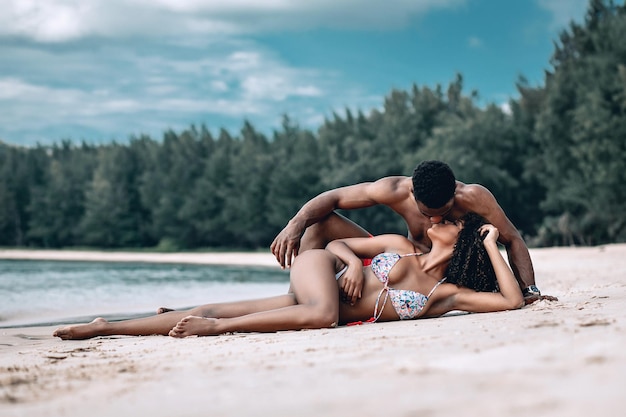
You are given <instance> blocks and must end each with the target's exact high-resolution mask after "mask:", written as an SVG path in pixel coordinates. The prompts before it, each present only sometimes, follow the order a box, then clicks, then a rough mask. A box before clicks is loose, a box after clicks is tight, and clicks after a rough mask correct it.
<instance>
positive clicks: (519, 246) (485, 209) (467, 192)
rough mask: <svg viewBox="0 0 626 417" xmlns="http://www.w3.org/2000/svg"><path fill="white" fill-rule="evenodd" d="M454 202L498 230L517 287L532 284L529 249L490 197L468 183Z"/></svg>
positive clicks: (533, 279)
mask: <svg viewBox="0 0 626 417" xmlns="http://www.w3.org/2000/svg"><path fill="white" fill-rule="evenodd" d="M455 201H456V202H457V204H459V203H460V204H459V205H460V206H462V207H463V208H464V209H465V210H467V211H473V212H474V213H477V214H480V215H481V216H482V217H484V218H485V220H487V221H488V222H489V223H491V224H493V225H494V226H495V227H496V228H497V229H498V231H499V232H500V237H499V238H498V242H500V243H502V244H503V245H504V247H505V248H506V252H507V256H508V259H509V264H510V265H511V269H512V270H513V274H515V278H516V279H517V282H518V283H519V285H520V288H522V289H524V288H527V287H528V286H529V285H535V271H534V269H533V264H532V260H531V259H530V253H529V252H528V247H527V246H526V243H525V242H524V239H522V236H521V235H520V233H519V231H518V230H517V228H516V227H515V226H514V225H513V223H511V221H510V220H509V218H508V217H507V216H506V214H505V213H504V210H502V207H500V205H499V204H498V202H497V201H496V199H495V197H494V196H493V194H492V193H491V192H490V191H489V190H488V189H487V188H485V187H483V186H482V185H478V184H470V185H465V186H464V187H463V191H462V192H461V193H459V194H457V196H456V197H455Z"/></svg>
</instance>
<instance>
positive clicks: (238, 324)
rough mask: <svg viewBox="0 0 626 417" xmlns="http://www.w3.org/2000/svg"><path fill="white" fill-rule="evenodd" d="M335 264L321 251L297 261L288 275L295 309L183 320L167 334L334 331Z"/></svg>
mask: <svg viewBox="0 0 626 417" xmlns="http://www.w3.org/2000/svg"><path fill="white" fill-rule="evenodd" d="M335 260H336V258H335V256H334V255H333V254H331V253H330V252H328V251H325V250H322V249H313V250H309V251H307V252H305V253H302V254H300V255H299V256H298V257H297V258H296V261H295V262H294V264H293V266H292V267H291V274H290V280H291V288H292V289H293V292H294V296H295V300H296V302H297V304H296V305H291V306H286V307H280V308H276V309H273V310H268V311H262V312H255V313H252V314H246V315H243V316H237V317H231V318H217V319H216V318H205V317H198V316H189V317H185V318H184V319H182V320H181V321H180V322H179V323H178V324H177V325H176V327H174V328H173V329H172V331H171V332H170V333H169V334H170V336H173V337H187V336H192V335H200V336H206V335H216V334H221V333H227V332H275V331H279V330H300V329H319V328H324V327H334V326H336V325H337V322H338V320H339V287H338V285H337V281H336V280H335ZM164 314H169V313H164Z"/></svg>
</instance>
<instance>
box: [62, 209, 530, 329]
mask: <svg viewBox="0 0 626 417" xmlns="http://www.w3.org/2000/svg"><path fill="white" fill-rule="evenodd" d="M428 236H429V238H430V239H431V241H432V249H431V251H430V252H428V253H425V254H422V253H418V252H417V250H416V248H415V246H414V245H413V244H412V243H411V242H410V241H409V240H408V239H406V238H405V237H402V236H399V235H383V236H377V237H374V238H349V239H340V240H336V241H333V242H331V243H329V244H328V246H327V248H326V250H323V249H315V250H309V251H306V252H304V253H302V254H300V255H298V257H297V258H296V260H295V262H294V264H293V266H292V268H291V274H290V281H291V288H290V292H289V293H288V294H285V295H280V296H276V297H270V298H265V299H260V300H249V301H239V302H229V303H220V304H207V305H204V306H200V307H196V308H193V309H191V310H188V311H168V312H165V313H162V314H157V315H156V316H152V317H147V318H143V319H134V320H124V321H119V322H108V321H106V320H104V319H102V318H98V319H96V320H94V321H93V322H91V323H88V324H81V325H75V326H67V327H63V328H60V329H58V330H56V331H55V332H54V336H57V337H60V338H61V339H86V338H90V337H94V336H103V335H114V334H116V335H150V334H161V335H167V334H169V335H170V336H173V337H187V336H192V335H200V336H206V335H218V334H222V333H227V332H274V331H279V330H299V329H316V328H326V327H335V326H337V325H338V324H348V323H350V322H355V321H356V322H360V321H370V322H373V321H391V320H399V319H412V318H422V317H435V316H440V315H442V314H444V313H447V312H448V311H451V310H464V311H469V312H492V311H501V310H510V309H516V308H520V307H521V306H522V305H523V303H524V300H523V297H522V293H521V291H520V289H519V285H518V284H517V281H516V280H515V277H514V276H513V273H512V272H511V270H510V268H509V267H508V265H507V264H506V262H505V261H504V259H503V257H502V255H501V254H500V252H499V250H498V246H497V243H496V241H497V239H498V230H497V229H496V228H495V227H493V226H492V225H486V224H484V220H483V219H482V218H480V217H479V216H477V215H475V214H469V215H467V216H465V217H464V218H462V219H461V220H460V221H457V222H455V223H452V222H445V223H441V224H434V225H433V226H432V227H431V228H430V229H428ZM453 253H454V255H453ZM365 257H373V259H372V266H371V267H363V266H362V264H361V258H365ZM494 275H495V278H494ZM340 297H342V298H343V299H344V301H345V302H340V301H339V300H340Z"/></svg>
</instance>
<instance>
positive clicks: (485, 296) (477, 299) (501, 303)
mask: <svg viewBox="0 0 626 417" xmlns="http://www.w3.org/2000/svg"><path fill="white" fill-rule="evenodd" d="M480 232H481V234H484V233H487V236H486V237H485V240H484V242H483V244H484V245H485V250H486V251H487V254H488V255H489V260H490V261H491V264H492V265H493V269H494V271H495V274H496V279H497V280H498V286H499V287H500V292H497V293H487V292H476V291H473V290H470V289H468V288H461V289H460V291H459V293H458V294H457V295H456V296H455V302H454V306H455V309H458V310H463V311H471V312H475V313H486V312H492V311H502V310H513V309H517V308H521V307H522V306H523V305H524V297H523V296H522V291H521V290H520V288H519V285H518V283H517V280H516V279H515V276H514V275H513V271H511V268H509V266H508V265H507V263H506V262H505V261H504V258H503V257H502V254H501V253H500V250H499V249H498V244H497V240H498V229H496V228H495V227H494V226H493V225H491V224H486V225H483V226H482V227H481V229H480Z"/></svg>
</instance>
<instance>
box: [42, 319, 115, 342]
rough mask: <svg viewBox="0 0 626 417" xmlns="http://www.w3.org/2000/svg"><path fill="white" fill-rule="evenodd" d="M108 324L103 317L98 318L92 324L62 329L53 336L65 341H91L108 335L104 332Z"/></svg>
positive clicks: (57, 330)
mask: <svg viewBox="0 0 626 417" xmlns="http://www.w3.org/2000/svg"><path fill="white" fill-rule="evenodd" d="M108 324H109V322H108V321H106V320H105V319H103V318H102V317H98V318H97V319H95V320H94V321H92V322H91V323H87V324H76V325H73V326H65V327H60V328H58V329H56V330H55V331H54V333H53V334H52V336H54V337H60V338H61V339H63V340H69V339H89V338H91V337H96V336H101V335H104V334H106V333H103V331H104V330H105V329H106V327H107V325H108Z"/></svg>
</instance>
